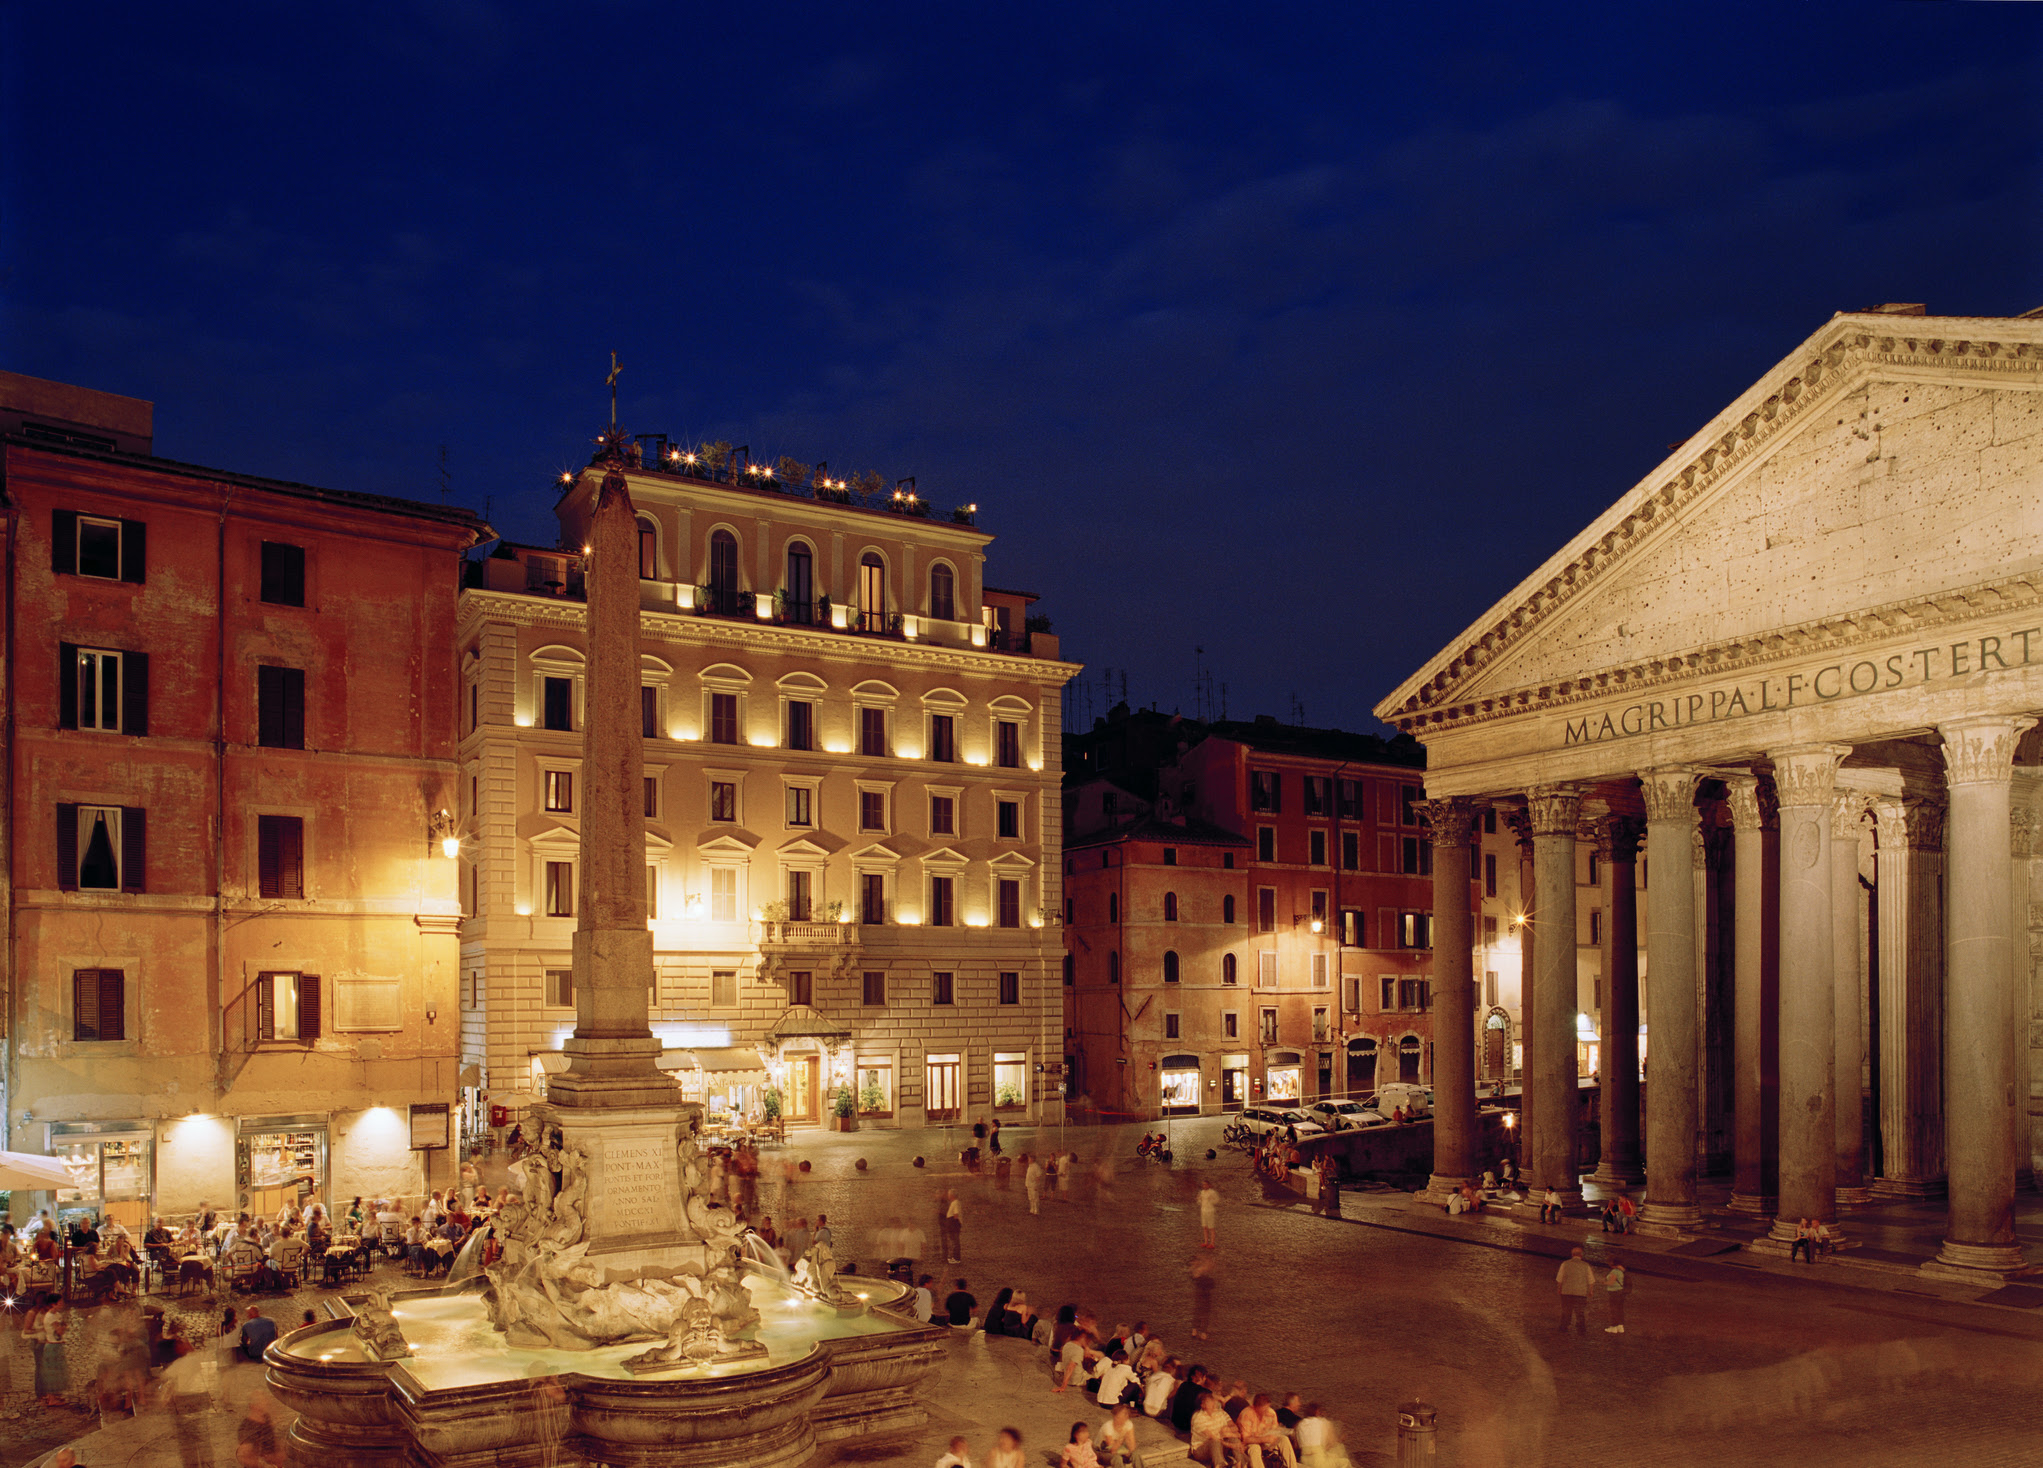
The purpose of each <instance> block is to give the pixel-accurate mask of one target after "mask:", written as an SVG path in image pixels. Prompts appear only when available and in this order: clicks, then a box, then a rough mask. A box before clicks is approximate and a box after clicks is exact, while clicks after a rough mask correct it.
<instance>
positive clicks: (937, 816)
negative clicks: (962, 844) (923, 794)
mask: <svg viewBox="0 0 2043 1468" xmlns="http://www.w3.org/2000/svg"><path fill="white" fill-rule="evenodd" d="M929 834H930V835H932V836H955V835H957V834H958V821H957V807H956V805H955V803H954V802H953V801H952V799H951V797H950V796H948V795H932V796H930V797H929Z"/></svg>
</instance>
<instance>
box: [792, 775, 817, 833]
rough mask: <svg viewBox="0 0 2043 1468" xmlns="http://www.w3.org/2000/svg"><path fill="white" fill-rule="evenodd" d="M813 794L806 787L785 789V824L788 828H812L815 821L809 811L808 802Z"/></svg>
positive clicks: (798, 786) (794, 786) (795, 786)
mask: <svg viewBox="0 0 2043 1468" xmlns="http://www.w3.org/2000/svg"><path fill="white" fill-rule="evenodd" d="M814 794H815V792H814V791H813V790H811V789H809V787H808V786H806V785H790V786H788V787H787V823H788V824H789V825H790V826H812V825H814V824H815V821H814V820H813V819H812V817H811V815H810V811H809V801H810V797H812V796H813V795H814Z"/></svg>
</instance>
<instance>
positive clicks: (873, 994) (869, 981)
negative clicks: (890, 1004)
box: [860, 970, 887, 1009]
mask: <svg viewBox="0 0 2043 1468" xmlns="http://www.w3.org/2000/svg"><path fill="white" fill-rule="evenodd" d="M860 1002H861V1003H862V1004H864V1005H865V1006H866V1007H867V1008H868V1009H884V1008H885V1007H886V1003H887V976H886V975H885V974H884V973H874V972H872V971H871V970H867V972H866V974H865V979H864V985H863V991H862V993H861V994H860Z"/></svg>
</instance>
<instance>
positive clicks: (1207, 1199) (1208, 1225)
mask: <svg viewBox="0 0 2043 1468" xmlns="http://www.w3.org/2000/svg"><path fill="white" fill-rule="evenodd" d="M1219 1218H1220V1189H1218V1188H1216V1187H1214V1186H1213V1179H1211V1178H1207V1179H1206V1180H1205V1181H1204V1182H1203V1183H1201V1184H1200V1186H1199V1247H1200V1248H1202V1249H1214V1248H1218V1247H1219V1240H1218V1238H1217V1237H1216V1235H1215V1233H1214V1226H1215V1225H1216V1224H1217V1223H1218V1222H1219Z"/></svg>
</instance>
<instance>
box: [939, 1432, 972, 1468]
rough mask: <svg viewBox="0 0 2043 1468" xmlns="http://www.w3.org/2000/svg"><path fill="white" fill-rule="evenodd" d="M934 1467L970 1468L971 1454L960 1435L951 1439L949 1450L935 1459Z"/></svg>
mask: <svg viewBox="0 0 2043 1468" xmlns="http://www.w3.org/2000/svg"><path fill="white" fill-rule="evenodd" d="M936 1468H972V1455H971V1453H970V1452H969V1451H967V1450H966V1448H965V1440H964V1439H963V1438H961V1437H954V1438H952V1439H951V1450H950V1451H949V1452H948V1453H945V1454H944V1455H943V1456H942V1457H941V1458H938V1459H937V1460H936Z"/></svg>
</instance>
